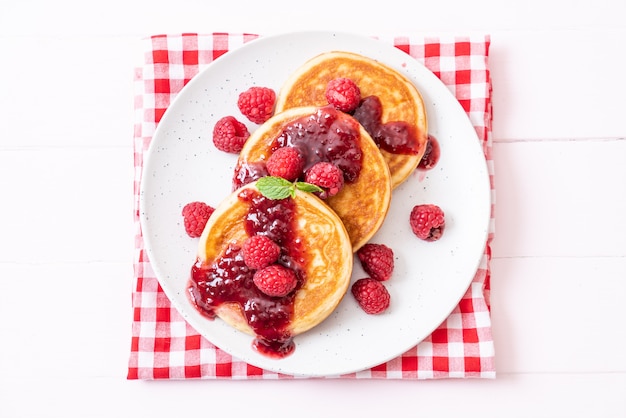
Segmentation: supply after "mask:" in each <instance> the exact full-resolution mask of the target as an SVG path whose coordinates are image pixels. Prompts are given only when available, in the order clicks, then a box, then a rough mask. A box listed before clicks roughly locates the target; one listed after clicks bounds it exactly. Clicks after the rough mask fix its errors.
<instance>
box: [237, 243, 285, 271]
mask: <svg viewBox="0 0 626 418" xmlns="http://www.w3.org/2000/svg"><path fill="white" fill-rule="evenodd" d="M242 252H243V261H244V263H246V265H247V266H248V267H250V268H251V269H255V270H258V269H262V268H264V267H267V266H269V265H270V264H273V263H274V262H275V261H276V260H278V256H279V255H280V247H279V246H278V244H276V243H275V242H274V241H272V240H271V239H270V238H268V237H266V236H265V235H253V236H251V237H250V238H248V239H247V240H246V241H245V242H244V243H243V248H242Z"/></svg>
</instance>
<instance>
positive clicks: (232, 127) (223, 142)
mask: <svg viewBox="0 0 626 418" xmlns="http://www.w3.org/2000/svg"><path fill="white" fill-rule="evenodd" d="M249 136H250V132H249V131H248V128H247V127H246V125H244V124H243V123H241V122H239V121H238V120H237V119H235V117H234V116H224V117H223V118H222V119H220V120H218V121H217V123H216V124H215V126H214V127H213V144H215V146H216V147H217V149H219V150H220V151H224V152H230V153H233V154H236V153H238V152H239V151H241V149H242V148H243V145H244V144H245V143H246V140H247V139H248V137H249Z"/></svg>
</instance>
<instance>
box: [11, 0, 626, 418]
mask: <svg viewBox="0 0 626 418" xmlns="http://www.w3.org/2000/svg"><path fill="white" fill-rule="evenodd" d="M352 3H354V4H358V5H359V6H358V8H355V6H353V5H352ZM211 4H212V3H211V2H208V1H182V0H181V1H176V2H171V3H168V2H166V1H161V0H153V1H147V0H143V1H136V2H132V1H131V0H124V1H122V0H109V1H106V2H97V1H96V2H79V1H70V0H53V1H45V0H32V1H29V0H24V1H9V0H0V417H7V418H13V417H112V416H115V417H118V416H119V417H121V416H140V417H144V416H145V417H166V416H178V417H185V416H206V415H211V414H215V413H220V414H229V416H243V414H253V415H254V416H276V415H277V414H278V415H282V414H290V415H291V414H293V415H294V416H301V417H309V416H311V417H312V416H320V415H323V416H359V415H360V416H371V417H380V416H431V417H432V416H449V415H450V414H452V413H455V414H460V415H463V416H468V417H469V416H471V417H626V326H625V322H626V321H625V319H626V313H624V308H623V307H624V306H625V299H626V220H625V219H626V217H625V216H624V214H626V164H625V161H626V77H625V76H624V74H625V70H626V20H625V18H624V16H625V15H626V13H624V12H625V11H626V3H624V2H623V1H614V0H594V1H592V0H580V1H576V2H571V1H567V0H557V1H548V0H541V1H540V0H529V1H526V2H518V3H513V2H505V1H498V0H476V1H472V2H468V1H462V0H446V1H430V2H424V1H412V2H409V1H400V0H386V1H384V2H378V3H374V4H371V5H370V4H369V3H361V2H358V3H357V2H343V3H342V2H338V1H336V0H318V1H316V2H302V5H299V3H298V2H293V3H285V4H291V6H289V8H290V9H289V10H290V11H285V9H284V7H285V4H283V2H280V1H272V0H266V1H263V2H261V1H251V0H247V1H230V2H220V3H219V5H213V6H212V5H211ZM409 5H411V8H412V9H413V10H414V11H412V12H408V11H407V7H409ZM295 9H297V11H296V10H295ZM300 29H331V30H347V31H352V32H357V33H362V34H366V35H371V34H383V33H394V34H397V33H413V32H419V33H432V34H438V33H439V34H443V33H459V34H464V33H469V32H480V33H490V34H491V36H492V48H491V61H490V62H491V70H492V77H493V84H494V141H495V144H494V154H495V169H496V188H497V220H496V221H497V222H496V239H495V241H494V246H493V256H494V257H493V262H492V267H493V278H492V305H493V333H494V338H495V344H496V360H497V378H496V379H494V380H442V381H327V380H304V381H266V382H245V381H177V382H173V381H159V382H143V381H127V380H126V379H125V374H126V365H127V360H128V354H129V349H130V322H131V314H132V313H131V299H130V294H131V288H132V250H133V226H132V178H133V177H132V170H133V162H132V139H131V138H132V122H133V121H132V116H133V115H132V71H133V67H134V66H135V65H136V64H138V63H139V62H140V61H141V55H140V50H139V41H140V39H141V37H143V36H147V35H152V34H157V33H178V32H213V31H230V32H251V33H261V34H270V33H277V32H283V31H290V30H300Z"/></svg>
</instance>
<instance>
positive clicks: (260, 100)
mask: <svg viewBox="0 0 626 418" xmlns="http://www.w3.org/2000/svg"><path fill="white" fill-rule="evenodd" d="M275 102H276V93H275V92H274V90H272V89H270V88H267V87H250V88H249V89H248V90H246V91H244V92H243V93H241V94H239V100H237V106H238V107H239V110H240V111H241V113H242V114H243V115H244V116H245V117H247V118H248V119H249V120H250V121H251V122H254V123H256V124H259V125H260V124H262V123H263V122H265V121H266V120H268V119H269V118H270V117H271V116H272V113H273V112H274V104H275Z"/></svg>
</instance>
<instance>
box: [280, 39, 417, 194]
mask: <svg viewBox="0 0 626 418" xmlns="http://www.w3.org/2000/svg"><path fill="white" fill-rule="evenodd" d="M340 77H345V78H349V79H351V80H353V81H354V82H355V83H356V84H357V85H358V87H359V89H360V91H361V97H362V98H365V97H372V96H376V97H378V98H379V99H380V103H381V105H382V116H381V122H382V123H383V124H387V123H394V122H405V123H407V124H408V125H409V126H410V127H412V128H411V129H412V130H413V133H412V137H413V139H412V141H414V143H413V144H412V145H413V152H412V153H409V154H407V153H398V152H389V151H388V150H385V149H384V147H381V148H382V149H381V152H382V154H383V156H384V158H385V161H386V162H387V164H388V166H389V169H390V171H391V178H392V187H393V188H395V187H397V186H398V185H399V184H401V183H402V182H403V181H404V180H406V179H407V178H408V176H409V175H410V174H411V173H412V172H413V170H414V169H415V168H416V167H417V165H418V164H419V162H420V160H421V158H422V156H423V155H424V151H425V150H426V142H427V134H428V121H427V117H426V110H425V108H424V103H423V100H422V96H421V94H420V92H419V91H418V89H417V88H416V87H415V85H414V84H413V83H412V82H411V81H410V80H409V79H408V78H407V77H405V76H404V75H402V74H401V73H400V72H398V71H396V70H395V69H393V68H391V67H390V66H388V65H385V64H383V63H381V62H379V61H375V60H373V59H370V58H368V57H365V56H362V55H359V54H355V53H352V52H344V51H331V52H326V53H323V54H320V55H318V56H316V57H314V58H312V59H311V60H309V61H307V62H306V63H304V64H303V65H302V66H301V67H300V68H298V69H297V70H296V71H295V72H294V73H293V74H292V75H291V76H290V78H289V79H288V80H287V81H286V82H285V84H284V85H283V86H282V88H281V90H280V92H279V94H278V97H277V102H276V109H275V112H276V113H279V112H282V111H284V110H286V109H290V108H293V107H301V106H324V105H326V104H328V102H327V100H326V97H325V90H326V85H327V84H328V82H329V81H331V80H332V79H335V78H340ZM370 134H372V137H374V140H375V141H376V142H377V143H379V145H380V142H379V141H378V139H377V136H376V135H375V134H374V133H373V132H370Z"/></svg>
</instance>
